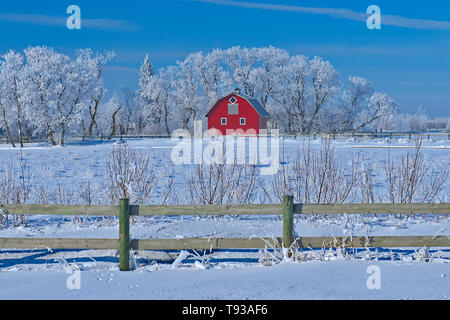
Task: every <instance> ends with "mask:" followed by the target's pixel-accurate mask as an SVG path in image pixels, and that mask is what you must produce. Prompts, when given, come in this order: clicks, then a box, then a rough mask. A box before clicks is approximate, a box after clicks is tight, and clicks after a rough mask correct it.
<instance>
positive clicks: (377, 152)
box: [0, 139, 450, 299]
mask: <svg viewBox="0 0 450 320" xmlns="http://www.w3.org/2000/svg"><path fill="white" fill-rule="evenodd" d="M305 141H307V139H297V140H296V139H284V140H283V141H282V142H281V143H280V145H281V146H284V152H283V153H282V152H280V155H281V154H284V156H285V159H284V160H283V161H284V162H287V163H289V161H290V160H291V159H292V158H293V157H294V156H295V155H296V152H297V150H298V149H299V148H300V149H301V147H302V144H303V143H304V142H305ZM115 142H116V141H115V140H112V141H110V142H84V143H69V144H67V145H66V146H64V147H49V146H48V145H47V144H31V145H27V147H26V148H25V149H23V150H22V155H21V154H20V151H19V150H16V149H13V148H11V147H10V146H7V145H0V168H5V167H6V165H7V164H8V163H10V162H12V164H13V166H15V167H16V166H17V165H18V164H19V163H22V164H23V165H24V166H25V167H26V168H29V169H30V171H31V172H32V175H33V186H34V187H36V188H39V187H40V186H43V187H46V188H48V194H49V196H51V197H53V198H52V199H50V200H51V201H54V202H57V201H58V197H57V190H58V187H63V189H64V190H66V191H67V192H72V193H71V194H69V195H68V196H69V198H71V200H72V202H73V203H77V202H80V201H81V200H80V197H79V194H78V193H77V190H78V189H79V187H80V186H81V185H82V184H85V183H87V182H90V183H91V184H92V188H93V193H94V195H95V199H94V202H95V203H97V202H98V203H108V199H107V194H106V192H105V190H107V185H108V177H107V174H106V159H107V154H108V152H109V150H110V149H111V148H112V147H113V145H114V143H115ZM310 142H311V144H312V145H313V146H319V145H320V142H321V140H320V139H316V140H313V139H311V140H310ZM205 143H206V142H205ZM127 144H128V145H129V146H130V147H132V148H136V149H140V150H143V151H144V152H148V154H150V155H151V158H152V161H153V170H154V172H155V174H156V175H157V176H158V177H160V179H162V180H164V179H168V177H169V176H173V177H174V179H175V189H174V192H175V193H176V195H177V197H176V198H177V199H178V201H176V200H175V199H171V201H172V202H173V203H180V204H182V203H189V202H190V199H189V196H188V194H187V190H186V186H185V181H184V174H185V172H187V171H188V170H191V169H192V168H193V166H192V165H181V166H174V165H173V164H172V163H171V162H170V161H168V159H170V153H171V150H172V147H173V146H174V145H175V144H176V142H172V141H170V139H144V140H129V141H127ZM333 145H334V147H335V150H336V154H337V157H338V158H339V160H340V161H342V163H343V165H348V164H349V163H350V161H351V160H352V159H356V158H357V157H358V156H359V157H361V156H362V155H364V157H365V158H366V159H372V160H373V161H374V169H375V170H374V172H373V174H374V178H375V180H376V179H379V180H380V183H379V184H378V185H377V190H379V191H380V190H383V188H385V186H384V185H383V183H382V179H381V177H382V174H383V172H382V169H380V166H382V165H383V164H384V162H385V161H386V158H387V157H386V155H387V152H388V150H389V152H390V154H391V156H393V157H398V156H400V155H402V154H404V152H406V151H407V150H410V148H411V147H413V146H414V142H413V141H409V140H407V139H404V140H399V139H392V140H391V139H386V140H378V139H374V140H358V139H348V140H336V141H333ZM388 148H389V149H388ZM449 148H450V141H449V140H445V139H442V140H441V139H436V140H424V144H423V147H422V152H423V154H424V158H425V161H426V162H427V165H428V169H429V170H431V171H433V172H435V171H436V172H438V171H440V170H443V169H445V168H450V157H449V152H450V151H448V149H449ZM20 158H22V160H20ZM2 171H3V170H2V169H0V173H1V172H2ZM263 178H264V179H266V180H265V181H266V182H267V183H269V182H270V179H271V177H270V176H269V177H263ZM449 191H450V184H449V182H448V181H447V183H446V184H445V185H444V188H443V191H442V193H441V195H440V196H439V198H438V201H443V202H448V201H449V199H448V195H449V194H450V192H449ZM161 193H162V187H161V186H158V187H157V188H156V189H155V191H154V194H153V197H152V198H153V199H154V200H153V201H154V203H159V197H160V195H161ZM261 199H263V198H262V197H261V196H260V195H259V196H257V197H255V198H254V199H253V200H254V202H255V203H258V202H259V201H260V200H261ZM36 201H37V199H31V202H36ZM26 219H27V220H26V221H27V224H26V225H19V226H17V227H14V226H12V225H11V224H10V225H9V226H4V225H3V227H2V229H0V238H2V237H17V238H20V237H24V238H83V237H85V238H117V237H118V220H117V219H116V218H105V217H67V216H65V217H63V216H28V217H26ZM449 230H450V221H449V219H448V217H444V216H437V215H410V216H408V217H405V216H401V217H400V216H389V215H377V216H376V217H375V216H373V215H339V216H338V215H336V216H329V217H327V218H326V219H324V218H323V217H320V216H308V217H296V218H295V232H296V233H297V234H298V235H300V236H375V235H396V236H402V235H448V234H449ZM130 233H131V238H132V239H152V238H185V237H206V238H207V237H239V238H246V237H279V236H281V234H282V222H281V220H280V219H279V217H277V216H249V217H239V218H236V217H228V216H226V217H214V218H199V217H195V216H192V217H147V218H143V217H138V218H136V219H135V222H133V223H131V230H130ZM424 253H426V252H423V251H420V248H393V249H382V248H381V249H378V250H375V249H371V250H370V252H367V251H366V250H365V249H359V250H358V251H354V250H353V251H350V252H347V255H343V254H342V253H340V252H339V251H338V250H329V249H326V250H310V251H308V250H306V251H305V257H306V256H307V255H308V254H310V255H309V258H308V259H306V261H303V262H300V261H297V262H294V261H287V260H286V259H284V260H283V252H281V251H275V252H272V251H269V252H268V253H266V255H265V256H264V254H265V253H264V252H260V251H258V250H216V251H213V252H212V253H210V252H207V251H205V252H204V251H199V252H194V251H183V252H182V253H180V252H176V251H138V252H134V253H133V255H132V259H131V263H132V267H133V269H134V270H133V271H131V272H120V271H119V269H118V252H117V250H54V249H52V248H32V249H29V250H18V249H1V250H0V299H42V298H45V299H449V298H450V289H449V288H450V286H449V270H450V268H449V262H450V248H440V249H436V248H430V250H429V253H428V254H429V255H430V258H431V259H430V262H424V259H423V257H424ZM262 257H266V258H268V261H269V264H271V266H265V265H264V264H263V263H261V262H260V261H261V259H262ZM314 257H315V258H314ZM371 265H377V266H379V267H380V270H381V289H379V290H378V289H372V290H370V289H368V288H367V286H366V281H367V279H368V278H369V276H370V274H368V273H367V268H368V267H369V266H371ZM69 270H80V277H81V278H80V284H81V289H80V290H76V289H75V290H69V289H68V288H67V286H66V284H67V279H68V278H69V277H70V276H71V274H69V273H67V271H69ZM43 293H45V295H43Z"/></svg>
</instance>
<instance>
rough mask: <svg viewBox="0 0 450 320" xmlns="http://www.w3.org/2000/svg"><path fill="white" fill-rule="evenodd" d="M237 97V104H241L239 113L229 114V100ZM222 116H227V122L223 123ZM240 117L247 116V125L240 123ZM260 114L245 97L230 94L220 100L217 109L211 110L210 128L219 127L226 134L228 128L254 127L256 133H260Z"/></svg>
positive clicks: (243, 128)
mask: <svg viewBox="0 0 450 320" xmlns="http://www.w3.org/2000/svg"><path fill="white" fill-rule="evenodd" d="M233 96H234V97H235V98H236V99H237V102H236V103H237V104H239V113H238V114H237V115H228V104H230V102H229V101H228V100H229V99H230V98H231V97H233ZM221 118H227V124H226V125H222V124H221V120H220V119H221ZM240 118H245V125H240V120H239V119H240ZM259 119H260V117H259V114H258V113H257V112H256V110H255V109H253V107H252V106H251V105H250V103H249V102H248V101H247V100H245V99H244V98H241V97H238V96H235V95H232V94H231V95H228V96H226V97H224V98H222V99H220V101H219V102H218V104H217V105H216V106H215V109H213V110H211V113H210V116H209V118H208V129H213V128H214V129H218V130H220V131H221V132H222V134H223V135H225V134H226V130H227V129H233V130H237V129H242V130H244V131H247V130H248V129H254V130H255V131H256V133H257V134H258V133H259Z"/></svg>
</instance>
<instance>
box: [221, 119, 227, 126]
mask: <svg viewBox="0 0 450 320" xmlns="http://www.w3.org/2000/svg"><path fill="white" fill-rule="evenodd" d="M223 120H225V123H224V122H223ZM227 122H228V121H227V118H220V124H221V125H223V126H226V125H227Z"/></svg>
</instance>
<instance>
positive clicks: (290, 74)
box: [138, 47, 394, 133]
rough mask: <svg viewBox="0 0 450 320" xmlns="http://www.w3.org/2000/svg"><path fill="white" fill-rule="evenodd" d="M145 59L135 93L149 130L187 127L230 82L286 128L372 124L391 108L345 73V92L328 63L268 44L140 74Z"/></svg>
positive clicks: (215, 53) (192, 57) (192, 56)
mask: <svg viewBox="0 0 450 320" xmlns="http://www.w3.org/2000/svg"><path fill="white" fill-rule="evenodd" d="M147 60H148V59H146V60H145V61H144V63H143V65H142V67H141V77H140V82H139V87H140V88H139V90H138V93H139V97H140V98H142V100H143V101H144V103H143V104H144V106H143V110H144V113H145V115H146V118H147V119H148V121H149V127H151V128H152V130H153V131H154V132H165V133H169V129H171V127H175V128H192V120H195V119H201V118H202V117H203V116H204V114H205V112H206V111H207V110H209V108H211V107H212V105H213V104H214V103H215V102H216V100H217V99H218V98H219V97H221V96H223V95H224V94H225V93H228V92H230V91H231V90H232V89H233V88H240V90H241V93H242V94H244V95H247V96H250V97H252V98H255V99H257V100H258V101H259V102H260V103H261V104H262V105H263V106H264V107H265V108H267V109H268V110H269V112H270V113H271V116H272V119H271V122H272V124H273V125H274V126H276V127H279V128H282V129H284V131H285V132H312V131H342V130H358V129H361V128H367V127H368V126H370V125H372V124H374V123H375V122H377V123H378V124H379V123H380V121H382V119H383V118H384V117H387V116H388V115H389V112H391V111H393V109H394V108H388V107H386V108H384V107H382V106H384V104H383V103H382V101H381V100H380V99H381V98H380V97H378V96H374V90H373V88H372V86H371V85H370V83H369V82H368V81H367V80H365V79H363V78H361V77H350V78H349V79H348V80H349V81H348V82H349V85H348V87H347V89H345V90H344V89H343V88H344V87H343V86H342V84H341V81H340V80H339V73H338V72H337V71H336V70H335V69H334V67H333V65H332V64H331V63H330V62H329V61H326V60H324V59H322V58H320V57H313V58H308V57H305V56H302V55H293V56H291V55H289V53H288V52H287V51H285V50H282V49H278V48H274V47H263V48H243V47H232V48H229V49H227V50H220V49H216V50H213V51H212V52H209V53H206V54H204V53H202V52H196V53H192V54H190V55H189V56H188V57H187V58H186V59H185V60H183V61H179V62H177V64H176V65H175V66H169V67H165V68H162V69H161V70H160V71H159V72H158V74H153V75H151V76H150V74H149V72H144V71H145V70H148V69H149V68H144V66H146V65H147V64H148V61H147ZM143 75H145V76H143ZM144 80H145V81H144ZM377 97H378V98H380V99H379V101H378V102H379V103H376V98H377ZM372 98H373V99H372ZM385 98H386V99H385V100H387V98H388V97H385ZM385 102H386V101H385ZM378 107H379V108H378ZM377 110H378V111H377ZM374 112H375V113H374Z"/></svg>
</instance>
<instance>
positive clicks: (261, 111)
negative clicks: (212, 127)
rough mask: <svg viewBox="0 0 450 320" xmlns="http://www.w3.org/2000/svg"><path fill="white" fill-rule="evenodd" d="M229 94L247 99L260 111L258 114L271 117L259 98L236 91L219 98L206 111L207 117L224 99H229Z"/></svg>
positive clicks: (262, 116)
mask: <svg viewBox="0 0 450 320" xmlns="http://www.w3.org/2000/svg"><path fill="white" fill-rule="evenodd" d="M229 96H237V97H240V98H242V99H245V100H247V101H248V102H249V103H250V105H251V106H252V107H253V109H255V110H256V112H258V114H259V115H260V117H261V118H270V114H269V113H268V112H267V110H266V109H265V108H264V107H263V106H262V105H261V104H260V103H259V102H258V100H256V99H254V98H252V97H249V96H247V95H245V94H242V93H236V92H235V91H233V92H230V93H228V94H226V95H225V96H223V97H222V98H220V99H219V100H217V102H216V103H215V104H214V105H213V106H212V108H211V109H209V111H208V113H206V115H205V117H209V115H210V113H211V112H212V111H213V110H214V109H215V108H216V106H218V105H219V104H220V103H222V102H223V101H224V100H227V98H228V97H229Z"/></svg>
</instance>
